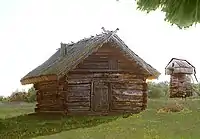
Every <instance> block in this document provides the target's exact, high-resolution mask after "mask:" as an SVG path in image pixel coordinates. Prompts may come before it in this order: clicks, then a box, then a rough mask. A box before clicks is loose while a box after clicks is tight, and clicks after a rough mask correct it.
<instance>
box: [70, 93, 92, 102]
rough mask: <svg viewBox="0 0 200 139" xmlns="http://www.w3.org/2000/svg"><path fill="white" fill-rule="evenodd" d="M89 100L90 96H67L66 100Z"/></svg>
mask: <svg viewBox="0 0 200 139" xmlns="http://www.w3.org/2000/svg"><path fill="white" fill-rule="evenodd" d="M79 101H90V96H85V95H83V96H68V102H79Z"/></svg>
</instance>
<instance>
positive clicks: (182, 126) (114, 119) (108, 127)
mask: <svg viewBox="0 0 200 139" xmlns="http://www.w3.org/2000/svg"><path fill="white" fill-rule="evenodd" d="M174 101H176V102H177V101H178V103H179V104H182V105H184V107H185V110H184V111H182V112H177V113H158V112H157V110H158V109H159V108H161V107H163V106H165V105H167V104H169V103H170V104H171V103H173V102H174ZM148 103H149V104H148V109H147V110H145V111H144V112H142V113H139V114H134V115H132V116H129V117H127V118H123V116H103V117H99V116H98V117H92V116H90V117H68V116H65V117H63V116H58V115H48V116H40V117H38V116H36V115H22V114H25V113H31V112H32V111H33V108H34V105H33V104H21V105H19V104H15V105H14V104H0V138H2V139H18V138H20V139H23V138H37V139H54V138H56V139H133V138H135V139H199V138H200V99H199V100H198V99H196V100H195V99H193V100H192V99H188V100H187V101H183V100H174V99H170V100H164V99H160V100H149V102H148Z"/></svg>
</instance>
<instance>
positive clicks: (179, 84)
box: [165, 58, 198, 98]
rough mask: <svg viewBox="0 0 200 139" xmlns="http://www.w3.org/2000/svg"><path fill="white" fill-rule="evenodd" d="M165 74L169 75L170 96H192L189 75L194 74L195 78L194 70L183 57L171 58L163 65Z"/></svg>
mask: <svg viewBox="0 0 200 139" xmlns="http://www.w3.org/2000/svg"><path fill="white" fill-rule="evenodd" d="M165 74H166V75H170V86H169V87H170V88H169V92H170V98H176V97H177V98H180V97H181V98H186V97H189V96H192V92H193V89H192V84H191V80H192V76H191V75H192V74H194V76H195V78H196V70H195V67H194V66H193V65H192V64H191V63H189V62H188V61H187V60H184V59H178V58H172V59H171V60H170V62H169V63H168V64H167V66H166V67H165ZM196 80H197V78H196ZM197 82H198V81H197Z"/></svg>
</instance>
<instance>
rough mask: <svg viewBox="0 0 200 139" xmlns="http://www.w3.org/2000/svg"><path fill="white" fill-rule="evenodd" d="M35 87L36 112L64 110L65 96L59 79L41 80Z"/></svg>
mask: <svg viewBox="0 0 200 139" xmlns="http://www.w3.org/2000/svg"><path fill="white" fill-rule="evenodd" d="M34 87H35V89H36V90H37V104H36V109H35V111H36V112H45V111H63V109H64V107H63V106H64V104H63V103H64V101H62V100H63V99H62V98H64V97H63V96H62V94H60V92H59V84H58V82H57V81H48V82H40V83H37V84H35V85H34Z"/></svg>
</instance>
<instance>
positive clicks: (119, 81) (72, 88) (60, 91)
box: [20, 29, 160, 115]
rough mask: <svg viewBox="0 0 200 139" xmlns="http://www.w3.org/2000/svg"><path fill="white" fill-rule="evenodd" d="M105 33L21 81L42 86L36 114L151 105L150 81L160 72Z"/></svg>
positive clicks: (63, 50) (65, 50) (63, 51)
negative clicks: (148, 100)
mask: <svg viewBox="0 0 200 139" xmlns="http://www.w3.org/2000/svg"><path fill="white" fill-rule="evenodd" d="M117 30H118V29H116V30H115V31H105V30H104V32H102V33H101V34H98V35H96V36H91V37H89V38H86V39H82V40H80V41H78V42H76V43H71V44H64V43H61V47H60V48H59V49H58V50H57V51H56V52H55V53H54V54H53V55H52V56H51V57H50V58H49V59H48V60H47V61H45V62H44V63H43V64H41V65H40V66H38V67H36V68H35V69H33V70H32V71H30V72H29V73H28V74H27V75H26V76H24V77H23V78H22V79H21V80H20V81H21V84H22V85H25V84H33V85H34V88H35V89H36V90H37V104H36V108H35V112H62V113H65V114H66V115H76V114H83V115H102V114H105V115H107V114H109V113H129V112H131V113H134V112H140V111H142V110H144V109H145V108H146V107H147V83H146V79H157V78H158V76H159V75H160V73H159V72H158V71H157V70H156V69H154V68H153V67H152V66H151V65H149V64H147V63H146V62H145V61H144V60H143V59H141V58H140V57H139V56H138V55H137V54H135V53H134V52H133V51H132V50H130V49H129V48H128V46H127V45H126V44H125V43H124V42H123V41H122V40H121V39H120V38H119V37H118V35H116V32H117Z"/></svg>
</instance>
